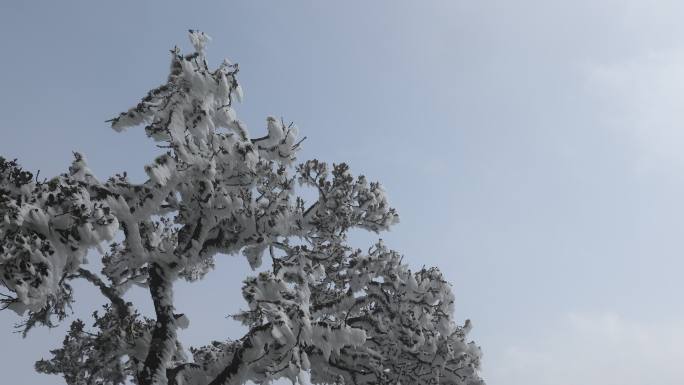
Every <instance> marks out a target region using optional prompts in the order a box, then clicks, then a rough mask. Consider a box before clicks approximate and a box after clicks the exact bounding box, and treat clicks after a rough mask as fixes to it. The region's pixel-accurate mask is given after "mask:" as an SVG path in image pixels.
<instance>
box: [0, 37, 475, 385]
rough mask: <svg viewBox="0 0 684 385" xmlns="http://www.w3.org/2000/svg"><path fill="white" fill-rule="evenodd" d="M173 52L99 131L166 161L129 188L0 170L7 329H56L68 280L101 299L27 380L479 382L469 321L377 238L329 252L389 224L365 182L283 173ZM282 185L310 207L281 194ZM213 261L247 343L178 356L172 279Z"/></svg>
mask: <svg viewBox="0 0 684 385" xmlns="http://www.w3.org/2000/svg"><path fill="white" fill-rule="evenodd" d="M190 40H191V43H192V45H193V47H194V52H193V53H191V54H187V55H183V54H181V52H180V50H179V49H178V48H174V49H173V50H172V51H171V68H170V74H169V77H168V80H167V82H166V83H164V84H163V85H161V86H159V87H157V88H155V89H153V90H151V91H149V92H148V93H147V95H146V96H145V97H144V98H143V99H142V100H141V101H140V102H139V103H138V104H137V105H135V106H134V107H133V108H131V109H129V110H128V111H126V112H124V113H121V114H120V115H119V116H118V117H116V118H114V119H112V120H111V121H110V122H111V125H112V128H113V129H115V130H116V131H124V130H125V129H128V128H133V127H136V126H140V125H142V126H143V127H144V130H145V132H146V133H147V135H148V136H149V137H150V138H152V139H153V140H154V141H156V142H157V144H158V145H159V146H160V147H162V148H166V149H167V150H168V151H166V152H165V153H164V154H162V155H161V156H158V157H157V158H156V159H154V160H153V162H152V163H150V164H149V165H147V166H145V172H146V173H147V176H148V178H149V179H148V180H147V181H145V182H144V183H141V184H136V183H132V182H130V181H129V180H128V178H127V175H126V173H123V174H117V175H115V176H113V177H111V178H109V179H107V180H106V181H101V180H100V179H98V178H96V177H95V175H94V174H93V173H92V171H91V170H90V169H89V168H88V165H87V161H86V158H85V157H84V156H83V155H81V154H79V153H74V161H73V164H72V166H71V167H70V168H69V170H68V172H66V173H64V174H62V175H59V176H57V177H54V178H52V179H50V180H43V181H41V180H39V178H38V177H37V176H36V177H34V176H33V174H32V173H30V172H28V171H25V170H23V169H22V168H21V167H20V166H19V165H18V163H17V162H16V161H11V160H6V159H4V158H0V283H2V286H3V287H4V292H2V293H0V294H1V295H2V297H1V298H0V301H1V303H2V305H3V308H4V309H10V310H13V311H15V312H16V313H18V314H19V315H20V316H22V317H24V318H23V323H22V324H21V326H22V327H23V331H24V333H26V332H28V331H29V330H30V329H31V328H32V327H34V326H37V325H47V326H52V325H53V322H55V321H59V320H63V319H64V318H65V317H67V316H68V308H69V305H70V303H71V302H72V301H73V300H74V296H73V293H72V289H71V285H70V282H71V281H72V280H74V279H84V280H87V281H88V282H90V283H92V284H93V286H94V288H96V289H97V290H99V291H100V292H101V293H102V294H103V295H104V296H105V298H106V299H107V300H108V303H107V304H106V305H104V306H103V308H102V309H100V310H98V311H96V312H95V313H94V314H93V318H94V322H93V323H92V326H86V322H83V321H81V320H75V321H73V323H72V324H71V328H70V330H69V332H68V334H67V336H66V337H65V339H64V343H63V346H62V347H61V348H58V349H55V350H52V351H51V354H52V357H51V358H49V359H45V360H41V361H38V362H37V363H36V369H37V370H38V371H40V372H43V373H52V374H60V375H62V376H63V378H64V380H65V381H66V382H67V384H70V385H77V384H78V385H85V384H102V385H107V384H111V385H114V384H124V383H126V382H133V383H136V384H140V385H152V384H176V385H181V384H185V385H209V384H211V385H218V384H244V383H246V382H248V381H252V382H255V383H260V384H268V383H270V382H271V381H274V380H276V379H278V378H286V379H289V380H291V381H292V382H293V383H298V382H299V381H300V380H302V378H304V377H307V378H310V381H311V382H312V383H314V384H400V383H401V384H425V385H427V384H454V385H475V384H482V380H481V379H480V377H479V374H478V371H479V363H480V350H479V348H478V347H477V346H476V345H475V344H474V343H472V342H468V341H467V339H466V338H467V337H466V334H467V332H468V331H469V330H470V328H471V323H470V321H468V322H466V324H465V325H464V326H459V325H456V324H455V323H454V320H453V311H454V309H453V303H454V297H453V295H452V293H451V289H450V286H449V284H448V283H447V282H446V281H445V280H444V278H443V276H442V274H441V273H440V272H439V270H438V269H437V268H422V269H420V270H418V271H412V270H410V269H409V268H408V266H407V265H406V264H403V263H402V257H401V256H400V255H399V254H398V253H397V252H395V251H392V250H390V249H389V248H388V247H387V246H386V245H384V244H383V243H382V241H378V242H377V243H376V244H375V245H373V246H372V247H370V248H369V249H368V250H367V251H362V250H358V249H353V248H351V247H350V246H348V245H347V244H346V234H347V232H348V231H349V230H350V229H352V228H361V229H366V230H369V231H373V232H376V233H377V232H380V231H384V230H387V229H388V228H389V227H390V226H392V225H393V224H395V223H397V222H398V216H397V214H396V212H395V210H394V209H392V208H391V207H390V206H389V204H388V202H387V197H386V194H385V191H384V190H383V188H382V187H381V186H380V184H378V183H374V182H369V181H367V180H366V178H365V177H363V176H358V177H354V176H353V175H352V173H351V172H350V170H349V167H348V166H347V165H346V164H344V163H342V164H337V165H332V166H329V165H328V164H326V163H323V162H321V161H318V160H316V159H314V160H308V161H305V162H303V163H299V164H296V163H295V161H296V155H297V151H298V149H299V147H300V144H301V141H302V140H301V139H298V131H297V128H296V127H295V126H294V125H293V124H288V123H285V122H284V121H283V120H282V119H276V118H273V117H269V118H267V119H266V127H265V128H266V135H265V136H263V137H259V138H256V139H252V138H251V136H250V134H249V131H248V130H247V127H246V125H245V124H244V123H242V122H241V121H239V120H238V119H237V117H236V113H235V110H234V106H235V103H236V102H239V101H241V100H242V88H241V87H240V85H239V84H238V82H237V77H236V76H237V73H238V65H237V64H233V63H232V62H230V61H228V60H225V61H223V63H222V64H221V65H219V67H218V68H216V69H210V68H209V66H208V65H207V60H206V58H205V48H206V44H207V43H208V42H209V40H210V38H209V37H208V36H207V35H206V34H204V33H202V32H198V31H190ZM296 184H299V185H303V186H307V187H309V188H311V189H313V190H315V191H317V192H318V197H317V199H315V201H313V202H308V203H307V202H305V201H304V200H303V199H302V198H300V197H298V196H296V195H295V191H294V187H295V185H296ZM93 248H96V249H98V248H99V250H106V251H103V252H102V253H101V254H102V265H103V269H102V271H101V272H100V273H96V272H91V271H89V270H88V269H87V268H86V264H85V263H86V261H85V256H86V253H87V252H88V251H89V250H90V249H93ZM221 255H223V256H224V258H228V257H227V256H229V255H243V256H244V257H246V258H247V260H248V261H249V264H250V266H251V267H252V268H253V269H254V270H255V272H254V276H250V277H247V278H246V279H245V280H244V284H243V287H242V295H243V297H244V299H245V301H246V306H245V307H244V309H245V310H243V311H241V312H239V313H238V314H236V315H235V316H234V318H235V319H236V320H237V321H239V322H241V323H242V324H243V325H245V326H246V327H247V329H248V332H247V333H246V334H245V335H244V336H243V337H242V338H240V339H237V340H225V341H213V342H210V343H209V344H207V345H206V346H203V347H199V348H190V349H189V352H188V350H186V349H185V348H184V347H183V346H182V344H181V342H180V341H179V340H178V336H177V330H178V329H179V328H188V327H190V326H191V325H192V324H191V322H190V317H189V316H188V315H186V314H182V313H178V312H176V309H175V308H174V304H173V285H174V281H176V280H178V279H185V280H189V281H196V280H200V279H201V278H202V277H203V276H204V275H205V274H207V273H209V272H210V271H211V270H212V267H213V266H214V258H216V257H217V256H221ZM264 258H268V259H270V261H271V264H270V267H269V268H263V267H262V260H263V259H264ZM132 285H139V286H143V287H146V288H148V290H149V293H150V296H151V298H152V301H153V303H154V310H155V315H154V318H152V319H150V318H146V317H143V316H141V315H140V314H139V313H138V312H137V311H136V309H135V306H134V305H133V304H132V303H130V302H126V301H125V300H123V294H124V293H125V292H126V291H127V290H128V289H129V288H130V287H131V286H132ZM87 324H88V325H91V323H90V322H88V323H87ZM188 353H190V354H188ZM307 372H308V373H307ZM305 374H306V375H305ZM302 376H304V377H302Z"/></svg>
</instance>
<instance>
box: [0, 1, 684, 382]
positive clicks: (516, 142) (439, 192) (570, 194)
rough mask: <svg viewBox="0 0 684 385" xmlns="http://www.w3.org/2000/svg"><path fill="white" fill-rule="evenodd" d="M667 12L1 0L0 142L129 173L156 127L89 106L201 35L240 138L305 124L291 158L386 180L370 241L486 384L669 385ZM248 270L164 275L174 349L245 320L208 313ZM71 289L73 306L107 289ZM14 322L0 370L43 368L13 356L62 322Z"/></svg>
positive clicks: (676, 366) (55, 341) (503, 5)
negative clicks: (440, 309) (177, 338)
mask: <svg viewBox="0 0 684 385" xmlns="http://www.w3.org/2000/svg"><path fill="white" fill-rule="evenodd" d="M683 14H684V2H681V1H675V0H673V1H667V0H663V1H656V0H650V1H636V0H622V1H619V0H601V1H597V0H573V1H570V0H565V1H555V0H538V1H532V0H517V1H508V0H500V1H494V0H481V1H472V0H451V1H399V0H392V1H389V0H388V1H343V2H331V1H288V2H285V1H226V0H223V1H215V2H200V1H197V2H191V1H184V2H178V1H117V2H95V1H80V2H77V1H42V2H35V1H3V2H2V3H1V4H0V49H1V52H2V59H1V60H0V130H1V131H0V132H1V133H2V136H0V138H1V139H0V154H1V155H3V156H5V157H9V158H14V157H16V158H19V159H20V161H21V163H22V164H23V165H24V166H25V167H26V168H28V169H31V170H38V169H40V170H41V176H46V177H48V176H51V175H54V174H57V173H61V172H64V171H65V170H66V169H67V167H68V165H69V163H70V160H71V151H72V150H78V151H80V152H82V153H84V154H85V155H86V156H87V157H88V159H89V163H90V167H91V168H92V169H93V171H94V172H95V173H96V175H98V176H99V177H100V178H102V179H105V178H107V177H108V176H110V175H112V174H113V173H115V172H119V171H122V170H128V171H129V174H132V175H134V176H135V177H136V178H139V179H140V178H142V176H143V172H142V167H143V165H144V164H146V163H147V162H149V161H151V159H152V158H153V154H154V153H155V147H154V144H153V143H152V142H151V141H150V140H148V139H146V138H145V137H144V135H143V133H142V130H131V131H129V132H126V133H120V134H117V133H115V132H113V131H112V130H110V129H109V128H108V127H107V125H106V124H105V123H104V121H105V120H106V119H108V118H111V117H113V116H115V115H116V114H117V113H118V112H120V111H122V110H124V109H126V108H128V107H129V106H131V105H133V104H134V103H136V102H137V100H138V99H139V98H140V97H142V96H143V95H144V93H145V92H146V91H147V90H148V89H150V88H151V87H154V86H156V85H158V84H160V83H161V82H163V80H164V78H165V76H166V74H167V69H168V62H169V53H168V50H169V49H171V48H172V47H173V46H174V45H179V46H180V47H182V48H183V49H184V50H188V49H189V46H190V45H189V44H188V42H187V37H186V30H187V29H188V28H195V29H200V30H203V31H205V32H206V33H208V34H209V35H211V36H212V37H213V42H212V44H211V45H210V46H209V47H208V55H209V56H210V59H211V60H212V61H213V62H214V63H218V62H220V60H222V58H223V57H226V56H227V57H229V58H230V59H231V60H233V61H235V62H239V63H240V68H241V71H240V80H241V83H242V86H243V88H244V89H245V101H244V103H243V104H242V105H241V106H239V107H238V113H239V115H240V117H241V119H242V120H244V121H245V122H246V123H247V124H248V127H249V129H250V132H251V133H252V135H254V136H258V135H260V134H262V133H263V132H264V130H265V129H264V127H265V118H266V116H267V115H275V116H282V117H283V118H284V119H285V120H286V121H294V122H295V123H296V124H297V125H298V126H299V128H300V132H301V134H302V135H305V136H307V137H308V139H307V140H306V141H305V142H304V144H305V149H304V150H303V152H302V154H301V157H300V159H302V160H304V159H306V158H312V157H316V158H318V159H323V160H327V161H330V162H341V161H346V162H348V163H349V164H350V165H351V167H352V170H353V171H354V172H356V173H363V174H365V175H367V176H369V177H370V178H371V179H375V180H379V181H381V182H382V183H383V184H384V186H385V188H386V190H387V191H388V193H389V197H390V200H391V202H392V203H393V205H394V206H395V207H396V208H397V209H398V211H399V213H400V216H401V223H400V224H399V225H397V226H396V227H395V228H394V230H393V231H392V232H390V233H387V234H383V235H381V236H382V237H383V239H384V240H385V241H386V243H388V244H389V245H390V246H391V247H393V248H394V249H396V250H399V251H401V252H402V253H404V254H405V256H406V257H405V261H409V262H410V264H412V265H414V266H417V267H419V266H422V265H436V266H439V267H440V268H441V269H442V270H443V271H444V273H445V274H446V276H447V278H448V280H449V281H451V282H452V283H453V290H454V291H455V294H456V297H457V307H456V312H457V314H456V317H457V318H458V319H459V320H461V321H462V320H464V319H465V318H470V319H471V320H472V321H473V324H474V326H475V327H474V329H473V332H472V334H471V337H472V338H473V339H475V340H476V341H477V342H478V343H479V344H480V345H481V346H482V349H483V351H484V361H483V375H484V376H485V378H486V379H487V380H488V383H489V384H490V385H577V384H583V385H612V384H614V385H650V384H658V385H678V384H681V383H682V381H684V365H682V361H683V360H684V307H683V306H682V301H681V295H682V293H684V280H683V279H682V272H683V271H684V262H682V261H683V259H682V256H684V236H682V232H683V231H684V203H683V197H684V151H682V149H683V148H684V127H683V125H684V110H683V109H682V108H681V103H682V100H684V98H683V97H682V95H683V94H684V40H682V36H684V24H682V22H681V15H683ZM372 240H373V237H369V236H365V235H361V234H355V235H354V241H355V242H358V243H359V244H360V245H364V244H368V243H369V242H371V241H372ZM246 274H249V268H248V266H247V264H246V262H245V261H244V258H242V257H236V256H224V257H222V258H218V267H217V269H216V271H215V272H213V273H212V274H210V275H209V276H208V278H207V280H206V281H203V282H200V283H196V284H193V285H180V287H179V290H178V292H177V299H178V304H177V308H178V311H180V312H186V313H187V314H188V315H189V316H190V321H191V324H190V328H189V329H188V330H187V331H185V332H184V333H183V334H182V338H183V339H184V341H185V342H186V344H187V345H193V344H194V345H200V344H205V343H207V342H209V341H211V340H212V339H225V338H227V337H233V338H235V337H239V336H240V329H239V328H238V327H237V326H236V324H235V323H234V322H233V321H230V320H228V319H226V318H225V316H226V315H228V314H230V313H232V312H235V311H236V310H237V309H239V308H240V307H241V306H243V302H242V299H241V298H240V296H239V287H240V286H241V280H242V278H243V277H244V276H245V275H246ZM78 289H84V291H77V299H78V302H77V304H76V307H75V311H76V313H77V315H81V316H83V315H87V314H89V312H90V311H92V310H93V309H94V308H95V306H97V304H99V303H101V302H104V300H103V298H101V297H100V296H99V294H98V293H96V292H95V291H94V290H92V289H89V288H87V286H85V285H83V286H78V287H77V290H78ZM208 295H209V296H212V297H216V296H218V297H220V298H223V299H224V300H223V305H224V306H223V307H221V308H212V307H211V306H209V301H207V300H206V298H207V296H208ZM133 296H134V298H136V299H138V298H143V297H142V295H139V293H138V294H136V293H133ZM144 305H145V306H149V304H144ZM17 321H18V319H17V317H16V316H15V315H14V314H13V313H10V312H7V311H5V312H1V313H0V328H1V330H2V331H3V334H1V335H0V342H1V344H2V347H1V348H0V376H2V378H3V380H2V382H3V383H12V384H36V385H41V384H55V383H57V382H56V381H57V378H55V377H51V376H45V375H39V374H35V373H34V372H33V369H32V365H33V362H34V361H35V360H36V359H38V358H40V357H43V356H44V357H46V356H47V354H48V350H49V349H50V348H53V347H56V346H57V345H59V344H60V343H61V340H62V338H63V335H64V327H60V328H59V329H55V330H36V331H34V332H32V333H31V334H30V335H29V336H28V338H27V339H25V340H22V339H21V338H20V336H19V335H16V334H13V333H12V331H11V325H12V324H13V323H15V322H17Z"/></svg>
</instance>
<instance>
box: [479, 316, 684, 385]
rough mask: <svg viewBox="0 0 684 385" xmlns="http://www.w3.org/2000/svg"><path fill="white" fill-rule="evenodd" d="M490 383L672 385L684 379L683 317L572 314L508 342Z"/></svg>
mask: <svg viewBox="0 0 684 385" xmlns="http://www.w3.org/2000/svg"><path fill="white" fill-rule="evenodd" d="M491 358H492V361H496V362H497V364H498V365H497V366H496V367H487V368H485V375H486V376H487V378H488V380H489V383H491V384H507V385H518V384H520V385H523V384H524V385H578V384H582V385H647V384H658V385H678V384H681V383H682V381H683V380H684V365H682V364H681V362H682V360H684V320H677V322H667V323H664V322H657V323H656V322H638V321H634V320H630V319H627V318H625V317H622V316H620V315H617V314H613V313H601V314H585V313H573V314H568V315H566V316H565V317H563V319H562V320H560V321H558V322H557V323H556V324H553V325H549V328H547V329H545V330H540V333H539V334H538V335H537V336H536V337H534V338H528V339H526V340H524V341H521V342H520V343H518V344H516V345H512V346H509V347H508V348H507V349H505V350H504V351H503V352H501V353H500V356H499V357H491Z"/></svg>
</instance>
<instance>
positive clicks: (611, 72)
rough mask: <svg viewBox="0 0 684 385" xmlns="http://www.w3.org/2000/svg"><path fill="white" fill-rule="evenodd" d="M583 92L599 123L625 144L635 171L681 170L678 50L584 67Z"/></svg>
mask: <svg viewBox="0 0 684 385" xmlns="http://www.w3.org/2000/svg"><path fill="white" fill-rule="evenodd" d="M586 87H587V92H588V94H589V95H591V96H592V97H595V98H596V100H595V101H596V103H597V108H598V114H599V117H600V119H602V120H603V123H604V124H606V125H607V126H608V127H610V128H612V129H614V130H615V132H616V134H618V135H621V136H624V137H625V138H627V139H630V143H631V145H632V146H633V147H634V149H635V150H636V151H637V154H638V160H639V163H638V166H639V167H640V168H646V169H651V168H654V167H661V166H662V165H663V164H664V163H667V164H671V165H676V166H677V167H684V151H682V149H683V148H684V109H683V108H682V100H683V96H684V48H683V49H678V48H677V49H675V48H671V49H667V50H660V51H644V52H642V53H640V54H639V55H636V56H634V57H632V58H630V59H627V60H623V61H618V62H613V63H607V64H606V63H601V64H597V63H594V64H591V65H588V66H587V67H586Z"/></svg>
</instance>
